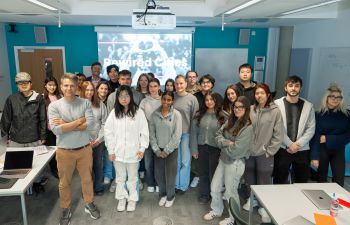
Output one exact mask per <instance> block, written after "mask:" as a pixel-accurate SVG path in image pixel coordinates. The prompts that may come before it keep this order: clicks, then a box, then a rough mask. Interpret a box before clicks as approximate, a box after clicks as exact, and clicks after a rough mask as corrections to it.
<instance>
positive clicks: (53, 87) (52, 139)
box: [44, 77, 62, 179]
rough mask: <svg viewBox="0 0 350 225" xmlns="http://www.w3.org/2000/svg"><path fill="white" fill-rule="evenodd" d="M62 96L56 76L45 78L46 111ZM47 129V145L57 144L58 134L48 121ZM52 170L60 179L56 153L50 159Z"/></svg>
mask: <svg viewBox="0 0 350 225" xmlns="http://www.w3.org/2000/svg"><path fill="white" fill-rule="evenodd" d="M61 97H62V96H61V94H60V92H59V88H58V83H57V80H56V79H55V78H54V77H47V78H46V79H45V89H44V100H45V105H46V111H47V108H48V107H49V105H50V103H51V102H54V101H57V100H58V99H60V98H61ZM47 125H48V126H47V130H46V134H47V136H46V141H45V145H47V146H56V135H55V134H54V133H53V132H52V131H51V129H50V126H49V123H47ZM49 164H50V170H51V174H52V175H53V176H54V177H56V178H57V179H58V171H57V161H56V156H55V155H54V156H53V157H52V159H51V161H50V163H49Z"/></svg>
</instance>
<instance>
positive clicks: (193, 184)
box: [190, 177, 199, 188]
mask: <svg viewBox="0 0 350 225" xmlns="http://www.w3.org/2000/svg"><path fill="white" fill-rule="evenodd" d="M198 183H199V177H194V178H193V180H192V182H191V184H190V186H191V187H193V188H195V187H197V186H198Z"/></svg>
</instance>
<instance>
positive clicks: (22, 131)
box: [1, 91, 47, 144]
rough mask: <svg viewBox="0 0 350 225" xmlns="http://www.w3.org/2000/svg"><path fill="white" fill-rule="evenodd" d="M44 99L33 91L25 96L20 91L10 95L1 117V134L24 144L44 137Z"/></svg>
mask: <svg viewBox="0 0 350 225" xmlns="http://www.w3.org/2000/svg"><path fill="white" fill-rule="evenodd" d="M46 123H47V122H46V110H45V101H44V98H43V96H42V95H41V94H38V93H37V92H35V91H33V94H32V95H31V96H30V97H29V99H28V98H26V97H25V96H24V95H23V94H22V93H16V94H13V95H10V96H9V97H8V98H7V100H6V103H5V106H4V111H3V113H2V117H1V136H7V137H8V139H10V140H11V141H14V142H17V143H21V144H25V143H30V142H34V141H38V140H45V139H46Z"/></svg>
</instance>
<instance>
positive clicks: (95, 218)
mask: <svg viewBox="0 0 350 225" xmlns="http://www.w3.org/2000/svg"><path fill="white" fill-rule="evenodd" d="M85 212H86V213H88V214H90V217H91V218H92V219H94V220H97V219H98V218H100V217H101V216H99V217H94V216H93V215H92V214H91V212H90V211H89V210H88V209H86V208H85Z"/></svg>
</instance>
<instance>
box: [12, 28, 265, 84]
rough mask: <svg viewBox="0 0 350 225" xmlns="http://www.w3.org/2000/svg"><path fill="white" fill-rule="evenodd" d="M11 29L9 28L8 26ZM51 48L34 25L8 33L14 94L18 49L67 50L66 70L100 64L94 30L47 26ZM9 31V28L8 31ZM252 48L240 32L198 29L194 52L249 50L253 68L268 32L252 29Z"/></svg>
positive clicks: (79, 69)
mask: <svg viewBox="0 0 350 225" xmlns="http://www.w3.org/2000/svg"><path fill="white" fill-rule="evenodd" d="M7 26H8V25H7ZM45 27H46V34H47V40H48V43H47V44H36V43H35V37H34V25H32V24H18V25H17V26H16V30H17V32H16V33H9V32H6V40H7V49H8V56H9V64H10V74H11V81H12V90H13V91H15V90H17V88H16V85H15V82H14V77H15V74H16V64H15V56H14V46H63V47H65V57H66V70H67V71H69V72H78V71H82V67H83V66H86V65H90V64H91V63H92V62H94V61H97V60H98V53H97V52H98V49H97V35H96V33H95V32H94V27H93V26H62V27H61V28H58V27H57V26H45ZM6 30H8V27H7V28H6ZM251 31H255V32H256V35H255V36H250V43H249V45H238V37H239V28H225V31H221V27H198V28H196V32H195V34H194V44H193V45H194V48H248V62H249V63H250V64H252V65H253V63H254V56H257V55H259V56H266V51H267V36H268V29H265V28H259V29H251Z"/></svg>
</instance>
